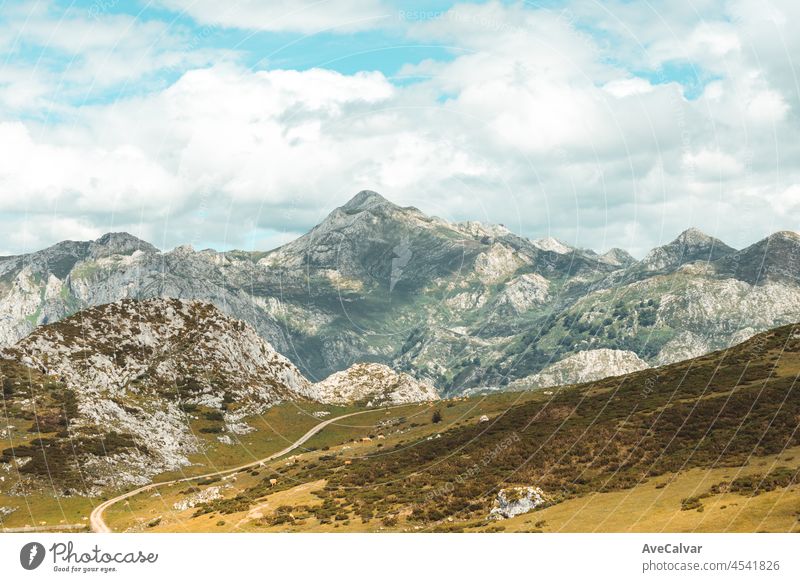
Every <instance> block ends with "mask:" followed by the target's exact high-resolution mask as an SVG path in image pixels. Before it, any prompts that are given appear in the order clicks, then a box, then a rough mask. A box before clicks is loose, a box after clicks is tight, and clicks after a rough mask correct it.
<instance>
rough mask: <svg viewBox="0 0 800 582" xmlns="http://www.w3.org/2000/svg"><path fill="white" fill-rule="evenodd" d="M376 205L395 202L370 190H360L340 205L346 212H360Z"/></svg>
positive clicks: (386, 204)
mask: <svg viewBox="0 0 800 582" xmlns="http://www.w3.org/2000/svg"><path fill="white" fill-rule="evenodd" d="M376 206H391V207H394V206H395V204H393V203H391V202H389V201H388V200H387V199H386V198H384V197H383V196H381V195H380V194H378V193H377V192H374V191H372V190H362V191H361V192H359V193H358V194H356V195H355V196H353V197H352V198H351V199H350V200H349V201H348V202H347V204H345V205H344V206H342V210H344V211H345V212H348V213H355V212H362V211H364V210H370V209H372V208H375V207H376Z"/></svg>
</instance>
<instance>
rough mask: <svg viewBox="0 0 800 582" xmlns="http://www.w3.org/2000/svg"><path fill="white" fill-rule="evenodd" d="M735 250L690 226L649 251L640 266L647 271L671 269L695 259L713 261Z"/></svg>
mask: <svg viewBox="0 0 800 582" xmlns="http://www.w3.org/2000/svg"><path fill="white" fill-rule="evenodd" d="M735 252H736V249H734V248H732V247H729V246H728V245H726V244H725V243H724V242H722V241H721V240H719V239H718V238H714V237H713V236H709V235H707V234H706V233H704V232H703V231H701V230H699V229H697V228H689V229H687V230H685V231H683V232H682V233H681V234H679V235H678V237H677V238H676V239H675V240H673V241H672V242H670V243H667V244H665V245H663V246H660V247H656V248H654V249H653V250H652V251H650V252H649V253H647V255H646V256H645V257H644V259H642V261H641V263H639V265H638V268H640V269H642V270H645V271H663V270H670V269H675V268H678V267H680V266H681V265H685V264H687V263H693V262H695V261H706V262H713V261H716V260H719V259H721V258H723V257H726V256H728V255H730V254H732V253H735Z"/></svg>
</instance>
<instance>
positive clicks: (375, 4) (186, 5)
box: [161, 0, 395, 33]
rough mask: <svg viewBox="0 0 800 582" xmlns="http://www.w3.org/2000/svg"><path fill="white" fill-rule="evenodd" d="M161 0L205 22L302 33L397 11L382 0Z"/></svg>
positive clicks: (368, 24)
mask: <svg viewBox="0 0 800 582" xmlns="http://www.w3.org/2000/svg"><path fill="white" fill-rule="evenodd" d="M161 4H163V5H164V6H166V7H168V8H170V9H172V10H177V11H181V12H184V13H186V14H188V15H189V16H191V17H192V18H194V19H195V20H197V22H199V23H200V24H204V25H211V26H223V27H229V28H241V29H247V30H265V31H272V32H281V31H289V32H300V33H315V32H320V31H323V30H332V31H334V32H342V33H346V32H353V31H355V30H364V29H369V28H375V27H376V26H378V25H379V23H380V22H381V21H382V20H385V19H386V18H387V17H389V16H391V15H393V14H394V12H395V11H393V10H391V9H390V8H388V7H387V6H385V5H384V4H383V3H382V2H381V1H380V0H335V1H334V0H313V1H309V0H303V1H291V0H270V1H269V2H252V1H248V0H232V1H230V2H226V3H224V4H220V3H219V2H215V1H214V0H162V1H161Z"/></svg>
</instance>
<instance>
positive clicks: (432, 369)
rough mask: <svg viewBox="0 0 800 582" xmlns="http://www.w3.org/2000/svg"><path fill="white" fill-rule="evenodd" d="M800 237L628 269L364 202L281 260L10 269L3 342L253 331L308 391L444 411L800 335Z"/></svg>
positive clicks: (194, 254)
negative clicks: (233, 324) (386, 392)
mask: <svg viewBox="0 0 800 582" xmlns="http://www.w3.org/2000/svg"><path fill="white" fill-rule="evenodd" d="M799 258H800V237H798V235H797V234H795V233H787V232H784V233H776V234H775V235H772V236H770V237H768V238H766V239H764V240H763V241H760V242H758V243H756V244H754V245H751V246H750V247H748V248H746V249H742V250H740V251H736V250H734V249H732V248H731V247H729V246H727V245H725V244H724V243H723V242H721V241H719V240H717V239H715V238H713V237H710V236H708V235H706V234H704V233H702V232H700V231H698V230H696V229H689V230H687V231H685V232H684V233H682V234H681V235H680V236H678V237H677V238H676V239H675V240H674V241H672V242H671V243H668V244H666V245H663V246H661V247H659V248H657V249H653V251H651V252H650V253H649V254H648V255H647V256H646V257H645V258H644V259H643V260H642V261H638V262H637V261H635V260H634V259H633V258H632V257H630V255H628V254H627V253H625V252H624V251H622V250H620V249H612V250H611V251H609V252H607V253H605V254H598V253H595V252H593V251H591V250H586V249H576V248H573V247H570V246H568V245H565V244H564V243H561V242H559V241H557V240H555V239H539V240H537V241H531V240H528V239H526V238H523V237H520V236H517V235H515V234H513V233H512V232H511V231H509V230H508V229H507V228H505V227H503V226H499V225H484V224H480V223H477V222H466V223H455V224H451V223H448V222H446V221H444V220H441V219H438V218H435V217H430V216H426V215H425V214H424V213H422V212H420V211H419V210H418V209H416V208H412V207H407V208H403V207H400V206H397V205H395V204H392V203H391V202H389V201H388V200H386V199H384V198H383V197H381V196H380V195H379V194H377V193H375V192H370V191H365V192H361V193H359V194H358V195H357V196H356V197H355V198H353V199H352V200H351V201H350V202H349V203H347V204H345V205H344V206H342V207H341V208H337V209H335V210H334V211H333V212H331V213H330V215H329V216H328V217H326V219H325V220H323V221H322V222H321V223H320V224H319V225H318V226H317V227H315V228H314V229H313V230H312V231H310V232H309V233H308V234H306V235H304V236H302V237H300V238H299V239H297V240H296V241H294V242H292V243H290V244H288V245H285V246H284V247H281V248H279V249H276V250H274V251H270V252H242V251H233V252H227V253H218V252H215V251H210V250H202V251H195V250H193V249H192V248H190V247H179V248H177V249H174V250H172V251H169V252H160V251H158V250H157V249H155V248H154V247H153V246H152V245H149V244H148V243H145V242H144V241H141V240H139V239H136V238H135V237H132V236H130V235H125V234H111V235H106V236H104V237H102V238H100V239H98V240H97V241H93V242H64V243H60V244H58V245H55V246H54V247H51V248H49V249H45V250H43V251H39V252H37V253H32V254H30V255H25V256H20V257H5V258H0V342H2V343H4V344H5V345H12V344H13V343H14V342H15V341H17V340H18V339H20V338H22V337H25V336H26V335H28V334H30V333H31V332H32V331H33V330H34V329H36V327H37V326H39V325H42V324H46V323H51V322H55V321H58V320H61V319H63V318H65V317H67V316H69V315H70V314H72V313H75V312H77V311H79V310H81V309H85V308H87V307H92V306H97V305H102V304H107V303H112V302H115V301H118V300H120V299H125V298H134V299H147V298H155V297H174V298H178V299H184V300H199V301H203V302H207V303H211V304H213V305H215V306H216V307H217V308H218V309H220V310H221V311H222V312H223V313H225V314H226V315H230V316H232V317H234V318H236V319H240V320H243V321H246V322H247V323H248V324H250V325H251V326H252V327H253V328H254V329H255V331H256V332H257V333H258V335H259V336H261V337H262V338H264V339H265V340H267V341H268V342H269V343H270V344H271V345H272V346H274V347H275V349H276V350H277V351H278V352H280V353H283V354H285V355H286V356H287V357H288V358H289V359H290V360H291V361H292V362H293V363H294V364H295V365H296V366H297V367H298V369H299V370H300V371H301V372H302V373H303V375H305V376H306V377H307V378H309V379H310V380H311V381H312V382H315V381H319V380H321V379H323V378H326V377H328V376H329V375H330V374H332V373H334V372H337V371H341V370H344V369H347V368H348V367H349V366H350V365H352V364H353V363H356V362H362V361H377V362H381V363H384V364H387V365H389V366H390V367H393V368H396V369H398V370H400V371H402V372H405V373H408V374H410V375H412V376H414V377H416V378H418V379H428V380H432V381H433V382H434V383H435V384H436V386H437V387H440V388H442V389H444V390H445V391H446V392H447V393H458V392H460V391H462V390H464V389H466V388H476V387H481V386H505V385H507V384H508V383H510V382H512V381H514V380H516V379H519V378H525V377H528V376H531V375H533V374H537V373H539V372H541V371H542V370H544V368H546V367H547V366H549V365H550V364H552V363H553V362H554V361H559V360H563V359H564V358H566V357H567V356H569V355H570V354H573V353H578V352H583V351H587V350H596V349H610V350H623V351H629V352H633V353H635V354H636V355H637V356H638V357H639V358H641V359H642V360H644V361H645V362H647V363H649V364H658V363H664V362H670V361H676V359H680V358H683V357H685V356H686V355H687V354H690V355H696V354H698V353H702V352H703V351H704V350H709V349H716V348H719V347H723V346H726V345H728V344H729V343H730V341H731V340H732V339H733V338H739V337H744V336H746V335H748V334H752V333H755V332H758V331H762V330H765V329H768V328H771V327H774V326H777V325H781V324H783V323H787V322H789V321H794V320H797V319H799V318H800V308H799V307H798V305H799V303H798V301H797V295H798V290H800V284H798V281H797V275H798V273H797V270H798V265H800V260H798V259H799Z"/></svg>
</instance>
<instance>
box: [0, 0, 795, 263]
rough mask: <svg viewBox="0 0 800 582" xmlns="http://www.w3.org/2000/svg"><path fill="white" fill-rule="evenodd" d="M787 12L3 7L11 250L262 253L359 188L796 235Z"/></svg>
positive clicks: (534, 228) (630, 231)
mask: <svg viewBox="0 0 800 582" xmlns="http://www.w3.org/2000/svg"><path fill="white" fill-rule="evenodd" d="M799 11H800V9H798V7H797V6H795V5H793V3H792V2H789V1H788V0H787V1H778V2H772V3H770V4H769V5H766V7H765V5H764V4H763V3H761V2H757V1H756V0H731V1H711V0H698V1H696V2H694V3H691V4H687V5H676V4H675V3H667V2H663V3H649V4H644V3H631V2H625V1H621V0H617V1H612V2H604V3H602V4H599V3H592V2H583V1H563V2H536V3H534V2H499V1H495V2H474V3H473V2H419V1H417V2H388V1H385V0H340V1H338V2H333V1H329V2H320V1H317V2H303V1H301V2H289V1H283V0H276V1H263V2H251V1H239V2H236V1H233V2H230V3H225V4H219V3H216V2H213V1H211V0H160V1H158V2H137V1H133V0H126V1H123V0H91V1H80V2H77V1H76V2H63V1H59V2H56V1H49V2H48V1H39V2H3V3H2V4H0V47H2V53H1V54H2V55H3V61H2V65H0V147H2V148H4V150H5V151H6V152H7V155H5V156H4V157H3V160H2V161H0V210H1V214H0V220H2V222H3V224H2V227H3V228H4V232H7V233H9V236H8V237H7V239H6V240H5V241H4V242H3V243H1V244H0V253H17V252H25V251H28V250H33V249H36V248H40V247H42V246H45V245H47V244H51V243H53V242H56V241H58V240H62V239H65V238H73V239H86V238H94V237H96V236H99V235H100V234H102V233H103V232H105V231H108V230H128V231H131V232H134V233H136V234H139V235H141V236H143V237H144V238H147V239H148V240H151V241H153V242H154V243H155V244H157V245H159V246H162V247H166V248H169V247H171V246H175V245H177V244H182V243H186V242H190V243H192V244H194V245H195V246H199V247H207V246H208V247H214V248H218V249H227V248H253V249H264V248H270V247H273V246H275V245H277V244H281V243H282V242H286V241H287V240H290V239H291V238H292V237H295V236H297V235H298V234H300V233H302V232H305V231H306V230H308V229H309V228H310V227H312V226H313V225H314V224H315V223H316V222H317V221H319V220H320V219H321V218H322V217H323V216H324V215H325V214H326V213H327V212H329V211H330V210H331V209H332V208H334V207H335V206H337V205H340V204H342V203H344V202H345V201H346V200H347V199H348V198H349V197H350V196H352V195H353V194H355V192H357V191H358V190H359V189H362V188H370V189H374V190H377V191H379V192H381V193H383V194H384V195H385V196H386V197H387V198H389V199H392V200H395V201H396V202H398V203H401V204H413V205H416V206H418V207H420V208H421V209H422V210H424V211H426V212H429V213H431V214H437V215H439V216H442V217H444V218H447V219H450V220H466V219H475V220H481V221H486V222H502V223H504V224H506V225H508V226H509V227H510V228H512V229H513V230H515V231H517V232H519V233H520V234H523V235H525V236H530V237H533V238H536V237H540V236H548V235H552V236H557V237H559V238H561V239H563V240H565V241H566V242H568V243H570V244H576V245H580V246H587V247H593V248H596V249H598V250H605V249H607V248H610V247H612V246H621V247H624V248H628V249H630V250H631V251H633V252H634V253H635V254H639V255H641V254H642V253H643V252H645V251H646V250H647V249H648V248H650V247H652V246H654V245H656V244H659V243H663V242H664V241H666V240H669V239H671V238H673V237H674V236H675V235H676V234H677V233H678V232H680V231H681V230H683V229H684V228H687V227H689V226H698V227H700V228H703V229H704V230H706V231H708V232H710V233H712V234H716V235H718V236H720V237H721V238H723V239H725V240H726V241H728V242H729V244H732V245H734V246H742V245H744V244H746V243H749V242H752V241H753V240H756V239H758V238H761V237H763V236H766V235H767V234H769V233H770V232H772V231H774V230H777V229H791V230H797V229H798V224H797V219H796V217H797V216H798V214H797V212H796V211H797V210H800V168H799V167H798V160H800V156H798V153H800V152H797V151H796V149H797V148H798V147H800V146H798V145H797V140H796V139H795V136H796V135H797V130H798V127H797V125H798V123H797V105H798V83H797V81H796V64H795V63H794V62H793V59H792V56H793V55H797V54H800V42H799V41H798V40H796V37H797V35H795V34H793V24H794V23H795V22H796V21H797V17H798V12H799Z"/></svg>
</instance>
